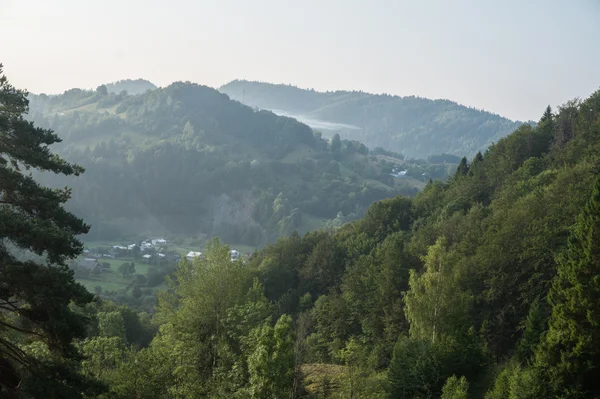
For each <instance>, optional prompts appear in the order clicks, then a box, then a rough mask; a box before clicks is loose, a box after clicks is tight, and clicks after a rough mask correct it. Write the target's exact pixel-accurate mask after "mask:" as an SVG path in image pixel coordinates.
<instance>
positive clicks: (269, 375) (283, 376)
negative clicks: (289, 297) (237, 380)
mask: <svg viewBox="0 0 600 399" xmlns="http://www.w3.org/2000/svg"><path fill="white" fill-rule="evenodd" d="M250 340H251V341H253V352H252V354H251V355H250V356H249V357H248V371H249V373H250V392H251V397H252V398H260V399H263V398H264V399H279V398H286V397H289V396H290V393H291V391H292V382H293V376H294V336H293V324H292V318H291V317H290V316H288V315H283V316H281V317H280V318H279V320H278V321H277V323H276V324H275V327H271V326H268V325H265V326H263V327H258V328H256V329H255V330H253V331H252V332H251V336H250Z"/></svg>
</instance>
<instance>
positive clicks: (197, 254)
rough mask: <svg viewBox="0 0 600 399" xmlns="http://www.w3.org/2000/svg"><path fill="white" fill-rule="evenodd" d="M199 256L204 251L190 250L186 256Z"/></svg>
mask: <svg viewBox="0 0 600 399" xmlns="http://www.w3.org/2000/svg"><path fill="white" fill-rule="evenodd" d="M199 256H202V252H194V251H190V252H188V254H187V255H186V256H185V257H186V258H197V257H199Z"/></svg>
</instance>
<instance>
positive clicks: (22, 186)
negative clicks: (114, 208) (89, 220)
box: [0, 65, 93, 398]
mask: <svg viewBox="0 0 600 399" xmlns="http://www.w3.org/2000/svg"><path fill="white" fill-rule="evenodd" d="M26 96H27V93H26V92H25V91H21V90H17V89H15V88H14V87H13V86H12V85H10V83H9V82H8V80H7V78H6V76H4V75H3V74H2V65H0V309H1V311H0V361H1V362H2V363H5V364H10V365H11V366H10V367H8V368H7V369H6V370H8V374H9V377H11V378H12V381H11V378H9V379H8V380H7V379H6V378H5V376H6V373H5V371H4V370H5V369H4V368H2V369H0V396H3V395H4V394H6V395H9V394H10V393H9V392H10V390H11V389H13V388H15V389H17V387H15V386H14V383H13V382H14V381H15V380H14V379H15V378H16V379H17V380H18V381H19V383H18V384H17V385H18V389H19V390H29V393H30V394H32V395H33V393H32V392H34V391H37V392H38V393H39V392H44V395H42V396H43V397H46V398H53V397H80V396H81V395H82V392H83V391H84V386H83V384H82V382H81V381H79V380H78V376H77V374H76V373H74V372H73V369H72V368H71V367H70V364H71V363H69V362H68V359H70V358H75V357H76V356H77V352H76V350H75V349H74V347H73V346H72V344H71V342H72V340H73V339H74V338H76V337H82V336H83V335H84V333H85V321H86V320H85V319H84V318H83V317H82V316H79V315H78V314H76V313H75V312H73V311H72V310H71V309H70V307H69V305H70V304H71V303H75V304H77V305H84V304H86V303H88V302H91V301H92V300H93V295H92V294H91V293H89V292H88V291H87V290H86V289H85V288H84V287H83V286H82V285H80V284H78V283H76V282H75V280H74V279H73V272H72V271H70V270H69V269H68V268H67V266H66V262H67V260H69V259H71V258H74V257H75V256H77V255H78V254H79V253H80V252H81V251H82V249H83V248H82V244H81V242H80V241H78V240H77V238H76V236H77V235H78V234H84V233H86V232H87V231H88V229H89V227H88V226H87V225H86V224H85V223H84V222H83V221H82V220H81V219H78V218H76V217H75V216H74V215H72V214H71V213H69V212H67V211H65V209H64V208H63V204H64V203H65V202H66V201H67V200H68V199H69V197H70V195H71V192H70V190H69V189H68V188H65V189H56V190H53V189H50V188H47V187H43V186H41V185H40V184H38V183H37V182H36V181H35V180H34V179H33V178H32V177H31V174H30V173H29V171H30V170H31V169H37V170H41V171H48V172H54V173H58V174H64V175H79V174H80V173H82V172H83V169H82V168H81V167H80V166H78V165H72V164H69V163H68V162H66V161H65V160H63V159H61V158H59V157H58V156H57V155H55V154H53V153H52V152H51V151H50V149H49V146H50V145H52V144H54V143H58V142H60V139H59V137H58V136H57V135H56V134H54V133H53V132H52V131H51V130H44V129H40V128H37V127H35V126H34V125H33V123H31V122H28V121H27V120H25V119H24V118H23V115H25V114H26V113H27V111H28V100H27V97H26ZM33 341H41V342H42V343H43V347H44V348H45V349H44V350H43V352H44V353H47V354H46V355H45V356H43V358H39V357H33V356H32V355H30V354H29V353H30V352H26V351H25V350H23V346H24V345H27V344H30V343H32V342H33ZM46 350H47V352H46ZM7 381H8V382H7ZM46 383H48V384H50V385H51V386H50V385H45V384H46ZM13 394H14V389H13ZM34 396H35V397H42V396H36V395H34Z"/></svg>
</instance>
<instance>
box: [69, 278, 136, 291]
mask: <svg viewBox="0 0 600 399" xmlns="http://www.w3.org/2000/svg"><path fill="white" fill-rule="evenodd" d="M101 277H102V276H101ZM77 281H78V282H80V283H81V284H83V286H84V287H85V288H87V289H88V291H90V292H94V291H95V289H96V287H97V286H100V287H102V291H119V290H121V289H124V288H125V287H127V284H121V283H117V282H114V281H104V280H91V279H87V278H80V279H77Z"/></svg>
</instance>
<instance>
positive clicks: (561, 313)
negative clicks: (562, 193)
mask: <svg viewBox="0 0 600 399" xmlns="http://www.w3.org/2000/svg"><path fill="white" fill-rule="evenodd" d="M599 299H600V178H597V179H596V181H595V183H594V187H593V190H592V194H591V196H590V199H589V201H588V202H587V204H586V205H585V207H584V208H583V211H582V213H581V214H580V215H579V217H578V219H577V223H576V224H575V226H574V228H573V230H572V233H571V235H570V237H569V245H568V247H567V249H566V251H565V253H564V255H563V256H560V257H559V261H558V274H557V276H556V277H555V278H554V281H553V284H552V288H551V290H550V293H549V302H550V304H551V305H552V315H551V317H550V322H549V327H550V328H549V331H548V333H547V335H546V338H545V342H544V343H543V345H542V349H541V350H540V352H539V353H538V361H539V362H540V363H541V364H540V366H541V367H542V368H543V369H545V370H546V372H547V375H548V377H549V378H550V380H551V381H552V388H553V391H554V394H555V395H557V396H562V397H582V396H588V397H596V396H598V395H600V390H599V389H598V387H597V385H598V384H597V375H598V374H597V371H598V367H599V366H600V349H599V348H600V301H599Z"/></svg>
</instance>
